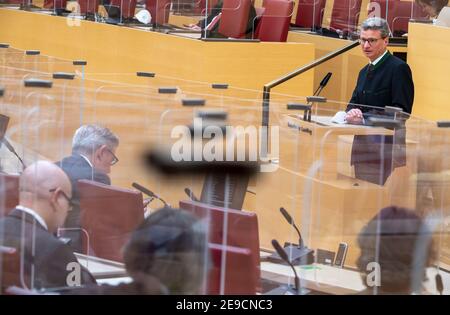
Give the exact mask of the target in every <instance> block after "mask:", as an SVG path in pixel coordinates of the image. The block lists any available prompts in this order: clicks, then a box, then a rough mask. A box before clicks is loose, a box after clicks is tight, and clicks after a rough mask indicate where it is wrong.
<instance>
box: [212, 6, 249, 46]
mask: <svg viewBox="0 0 450 315" xmlns="http://www.w3.org/2000/svg"><path fill="white" fill-rule="evenodd" d="M250 5H251V1H250V0H223V7H222V16H221V18H220V22H219V29H218V32H219V33H220V34H222V35H223V36H226V37H232V38H241V37H245V32H246V29H247V23H248V15H249V12H250Z"/></svg>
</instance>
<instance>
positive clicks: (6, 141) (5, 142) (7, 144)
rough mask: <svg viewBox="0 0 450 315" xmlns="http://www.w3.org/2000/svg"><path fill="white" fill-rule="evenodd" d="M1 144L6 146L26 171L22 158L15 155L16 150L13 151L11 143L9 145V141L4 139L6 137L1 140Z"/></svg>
mask: <svg viewBox="0 0 450 315" xmlns="http://www.w3.org/2000/svg"><path fill="white" fill-rule="evenodd" d="M1 142H2V143H3V144H4V145H5V146H6V148H8V150H9V151H10V152H11V153H12V154H14V155H15V156H16V157H17V159H18V160H19V161H20V164H22V167H23V169H26V168H27V166H26V165H25V163H24V162H23V160H22V158H21V157H20V156H19V154H17V152H16V150H15V149H14V147H13V146H12V144H11V143H9V141H8V140H7V139H6V137H3V139H2V140H1Z"/></svg>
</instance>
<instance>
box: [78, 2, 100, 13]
mask: <svg viewBox="0 0 450 315" xmlns="http://www.w3.org/2000/svg"><path fill="white" fill-rule="evenodd" d="M78 4H79V6H80V13H81V14H83V15H84V14H94V13H97V12H98V6H99V4H100V0H78Z"/></svg>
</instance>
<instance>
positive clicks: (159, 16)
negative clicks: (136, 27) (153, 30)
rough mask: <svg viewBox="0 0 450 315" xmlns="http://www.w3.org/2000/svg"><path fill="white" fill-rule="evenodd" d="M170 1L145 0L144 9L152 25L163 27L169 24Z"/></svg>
mask: <svg viewBox="0 0 450 315" xmlns="http://www.w3.org/2000/svg"><path fill="white" fill-rule="evenodd" d="M171 3H172V0H146V2H145V8H146V9H147V10H148V11H149V12H150V15H151V16H152V23H153V24H155V23H156V24H158V25H164V24H167V23H168V22H169V12H170V4H171Z"/></svg>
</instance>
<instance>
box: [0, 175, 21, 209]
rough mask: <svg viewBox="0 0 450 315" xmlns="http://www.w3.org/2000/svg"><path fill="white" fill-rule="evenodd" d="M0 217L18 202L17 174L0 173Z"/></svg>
mask: <svg viewBox="0 0 450 315" xmlns="http://www.w3.org/2000/svg"><path fill="white" fill-rule="evenodd" d="M0 197H1V198H0V217H2V216H4V215H8V213H9V212H10V211H11V210H12V209H14V208H15V207H16V206H17V205H18V204H19V175H10V174H3V173H0Z"/></svg>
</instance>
